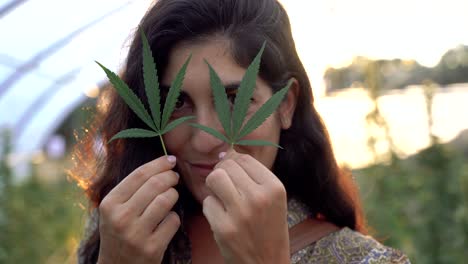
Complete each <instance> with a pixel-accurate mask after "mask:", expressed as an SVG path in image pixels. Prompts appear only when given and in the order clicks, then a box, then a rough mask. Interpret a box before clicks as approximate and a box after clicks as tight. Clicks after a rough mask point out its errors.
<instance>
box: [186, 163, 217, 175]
mask: <svg viewBox="0 0 468 264" xmlns="http://www.w3.org/2000/svg"><path fill="white" fill-rule="evenodd" d="M215 166H216V163H190V167H191V170H192V172H194V173H195V174H197V175H199V176H201V177H203V178H206V176H208V174H210V172H211V171H213V169H214V167H215Z"/></svg>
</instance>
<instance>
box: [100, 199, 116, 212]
mask: <svg viewBox="0 0 468 264" xmlns="http://www.w3.org/2000/svg"><path fill="white" fill-rule="evenodd" d="M113 207H114V204H113V203H112V201H111V199H109V197H108V196H106V197H104V199H102V201H101V203H100V204H99V213H100V214H101V215H109V214H110V213H111V212H112V209H113Z"/></svg>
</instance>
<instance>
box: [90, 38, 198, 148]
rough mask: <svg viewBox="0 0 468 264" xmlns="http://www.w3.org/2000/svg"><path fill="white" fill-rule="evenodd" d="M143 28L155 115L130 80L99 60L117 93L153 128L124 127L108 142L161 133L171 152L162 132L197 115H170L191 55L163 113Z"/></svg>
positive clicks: (148, 87)
mask: <svg viewBox="0 0 468 264" xmlns="http://www.w3.org/2000/svg"><path fill="white" fill-rule="evenodd" d="M140 32H141V38H142V42H143V79H144V83H145V93H146V95H147V97H148V104H149V106H150V110H151V116H150V114H149V113H148V111H147V110H146V108H145V106H144V105H143V103H142V102H141V100H140V99H139V98H138V96H137V95H136V94H135V93H134V92H133V91H132V90H131V89H130V88H129V87H128V86H127V84H126V83H125V82H124V81H123V80H122V79H120V77H119V76H118V75H117V74H115V73H114V72H112V71H110V70H109V69H107V68H106V67H104V66H103V65H102V64H100V63H99V62H97V61H96V63H97V64H98V65H99V66H100V67H101V68H102V69H103V70H104V72H105V73H106V75H107V77H108V78H109V81H110V82H111V83H112V85H113V86H114V88H115V89H116V91H117V93H118V94H119V95H120V96H121V97H122V99H123V100H124V101H125V103H126V104H127V105H128V106H129V107H130V109H132V111H133V112H134V113H135V114H136V115H137V116H138V117H139V118H140V119H141V120H142V121H143V122H144V123H145V124H146V125H148V126H149V127H150V128H151V129H152V130H147V129H141V128H131V129H126V130H122V131H120V132H119V133H117V134H115V135H114V136H113V137H112V138H111V139H110V140H109V142H108V143H110V142H111V141H113V140H115V139H118V138H149V137H158V136H159V138H160V140H161V144H162V147H163V150H164V154H166V155H167V151H166V146H165V144H164V140H163V137H162V136H163V135H164V134H165V133H167V132H169V131H171V130H172V129H174V128H175V127H176V126H178V125H180V124H182V123H183V122H185V121H187V120H190V119H192V118H194V116H185V117H181V118H178V119H176V120H173V121H171V122H169V119H170V117H171V115H172V112H173V111H174V108H175V105H176V103H177V99H178V97H179V95H180V89H181V86H182V82H183V80H184V77H185V72H186V71H187V65H188V63H189V62H190V59H191V56H190V57H189V58H188V59H187V60H186V61H185V63H184V65H183V66H182V68H181V69H180V70H179V72H178V73H177V75H176V78H175V80H174V81H173V82H172V84H171V87H170V89H169V92H168V95H167V99H166V103H165V104H164V109H163V113H162V116H161V94H160V91H159V83H158V75H157V69H156V64H155V63H154V59H153V56H152V53H151V49H150V46H149V43H148V39H147V38H146V36H145V34H144V32H143V31H142V30H140Z"/></svg>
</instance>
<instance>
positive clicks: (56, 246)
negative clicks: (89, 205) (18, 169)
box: [0, 156, 86, 264]
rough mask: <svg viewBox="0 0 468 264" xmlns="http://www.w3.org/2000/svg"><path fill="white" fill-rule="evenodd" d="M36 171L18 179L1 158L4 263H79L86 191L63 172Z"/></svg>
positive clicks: (0, 247)
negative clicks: (52, 175) (41, 173)
mask: <svg viewBox="0 0 468 264" xmlns="http://www.w3.org/2000/svg"><path fill="white" fill-rule="evenodd" d="M3 157H5V156H3ZM51 167H53V166H50V164H48V168H51ZM38 170H39V167H38V166H33V170H32V174H31V175H30V176H29V177H28V178H27V179H26V180H24V181H22V182H15V180H14V179H13V173H12V171H11V170H10V168H9V167H8V166H7V162H6V160H5V159H2V160H1V162H0V263H51V264H52V263H54V264H55V263H76V256H75V255H76V254H75V252H76V249H77V246H78V243H79V239H80V237H81V235H82V233H83V231H82V229H83V226H84V223H85V220H86V213H85V212H86V211H85V210H84V206H83V204H82V203H85V201H84V196H83V194H82V191H81V190H80V189H79V188H78V187H77V186H76V184H75V183H72V182H70V181H68V180H67V177H66V175H65V173H63V174H62V175H60V176H59V177H57V178H55V179H54V180H50V179H49V180H47V181H46V180H43V179H42V178H41V177H39V176H38V175H37V171H38ZM56 170H59V168H58V167H57V168H56Z"/></svg>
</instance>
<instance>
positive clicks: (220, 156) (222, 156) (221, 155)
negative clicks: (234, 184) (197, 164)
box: [218, 152, 226, 159]
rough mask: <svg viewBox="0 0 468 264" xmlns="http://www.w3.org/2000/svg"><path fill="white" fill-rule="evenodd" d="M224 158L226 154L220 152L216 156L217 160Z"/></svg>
mask: <svg viewBox="0 0 468 264" xmlns="http://www.w3.org/2000/svg"><path fill="white" fill-rule="evenodd" d="M224 156H226V152H220V153H219V154H218V157H219V159H223V158H224Z"/></svg>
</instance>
